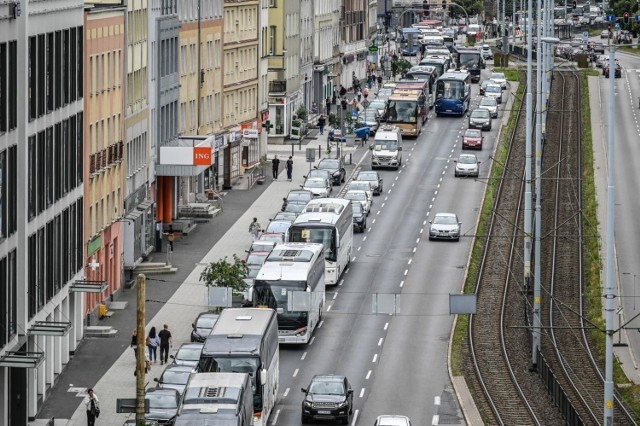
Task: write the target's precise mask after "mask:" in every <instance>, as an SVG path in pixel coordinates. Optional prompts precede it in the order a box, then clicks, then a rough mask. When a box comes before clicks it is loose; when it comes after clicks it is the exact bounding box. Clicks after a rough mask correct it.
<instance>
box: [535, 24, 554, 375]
mask: <svg viewBox="0 0 640 426" xmlns="http://www.w3.org/2000/svg"><path fill="white" fill-rule="evenodd" d="M559 41H560V40H559V39H558V38H555V37H538V48H537V49H536V56H537V58H538V67H537V68H536V92H537V93H536V116H537V118H536V170H535V178H536V206H535V232H534V238H535V244H534V271H533V335H532V338H533V344H532V351H531V360H532V364H533V365H534V367H535V366H536V364H537V353H538V352H539V351H540V329H541V325H542V323H541V319H540V293H541V291H540V290H541V283H540V274H541V265H540V238H541V236H542V205H541V201H542V99H543V97H544V96H545V95H544V94H543V93H542V89H543V84H542V71H543V70H542V69H543V68H544V65H545V62H544V60H543V61H540V57H539V56H538V55H540V54H541V52H542V49H541V47H542V44H543V43H544V44H545V45H547V46H553V45H554V44H557V43H558V42H559ZM545 71H546V70H545ZM545 113H546V111H545Z"/></svg>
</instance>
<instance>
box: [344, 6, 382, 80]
mask: <svg viewBox="0 0 640 426" xmlns="http://www.w3.org/2000/svg"><path fill="white" fill-rule="evenodd" d="M376 8H377V5H376ZM368 16H369V0H343V5H342V15H341V17H340V28H341V30H342V34H341V46H342V51H341V53H342V70H341V72H340V84H342V85H343V86H344V87H347V88H348V87H351V86H352V85H353V77H357V78H358V79H360V80H363V81H364V80H365V79H366V76H367V57H368V54H369V50H368V49H369V24H368V20H369V19H368Z"/></svg>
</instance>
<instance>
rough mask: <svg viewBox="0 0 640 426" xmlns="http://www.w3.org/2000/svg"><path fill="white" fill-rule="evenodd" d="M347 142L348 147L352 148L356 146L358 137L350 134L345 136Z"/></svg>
mask: <svg viewBox="0 0 640 426" xmlns="http://www.w3.org/2000/svg"><path fill="white" fill-rule="evenodd" d="M345 141H346V143H347V147H349V148H351V147H353V146H355V143H356V135H354V134H350V135H346V136H345Z"/></svg>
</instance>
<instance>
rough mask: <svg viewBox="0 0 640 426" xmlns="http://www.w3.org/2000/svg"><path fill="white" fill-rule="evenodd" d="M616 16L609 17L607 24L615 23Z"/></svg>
mask: <svg viewBox="0 0 640 426" xmlns="http://www.w3.org/2000/svg"><path fill="white" fill-rule="evenodd" d="M615 21H616V15H607V22H615Z"/></svg>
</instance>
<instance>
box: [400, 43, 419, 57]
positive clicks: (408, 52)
mask: <svg viewBox="0 0 640 426" xmlns="http://www.w3.org/2000/svg"><path fill="white" fill-rule="evenodd" d="M417 54H418V46H417V45H415V44H411V45H409V46H406V47H403V48H402V56H416V55H417Z"/></svg>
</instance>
